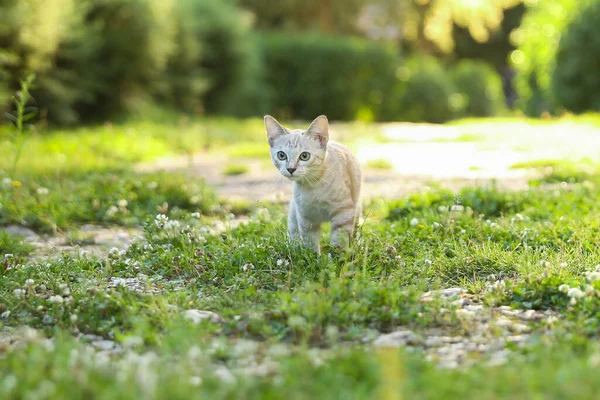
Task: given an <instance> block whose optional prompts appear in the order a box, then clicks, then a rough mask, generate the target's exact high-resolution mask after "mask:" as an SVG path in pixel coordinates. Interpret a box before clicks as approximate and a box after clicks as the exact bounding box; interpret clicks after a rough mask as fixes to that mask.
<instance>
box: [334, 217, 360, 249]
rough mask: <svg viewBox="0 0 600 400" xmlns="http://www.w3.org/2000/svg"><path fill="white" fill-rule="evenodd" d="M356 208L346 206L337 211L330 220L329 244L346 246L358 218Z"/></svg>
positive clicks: (348, 243)
mask: <svg viewBox="0 0 600 400" xmlns="http://www.w3.org/2000/svg"><path fill="white" fill-rule="evenodd" d="M357 212H358V209H357V208H354V207H352V208H347V209H344V210H341V211H340V212H338V213H337V214H336V215H335V216H334V217H333V219H332V220H331V245H332V246H335V247H348V246H349V245H350V238H351V237H352V234H353V233H354V227H355V226H356V222H357V220H358V215H357Z"/></svg>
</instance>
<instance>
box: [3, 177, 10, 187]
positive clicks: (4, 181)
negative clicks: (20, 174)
mask: <svg viewBox="0 0 600 400" xmlns="http://www.w3.org/2000/svg"><path fill="white" fill-rule="evenodd" d="M2 184H3V185H4V186H10V185H12V179H10V178H4V179H2Z"/></svg>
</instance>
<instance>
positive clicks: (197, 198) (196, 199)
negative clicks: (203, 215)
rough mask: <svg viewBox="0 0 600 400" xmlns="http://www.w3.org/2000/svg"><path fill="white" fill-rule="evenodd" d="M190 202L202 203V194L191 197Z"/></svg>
mask: <svg viewBox="0 0 600 400" xmlns="http://www.w3.org/2000/svg"><path fill="white" fill-rule="evenodd" d="M190 203H191V204H198V203H200V196H192V197H191V198H190Z"/></svg>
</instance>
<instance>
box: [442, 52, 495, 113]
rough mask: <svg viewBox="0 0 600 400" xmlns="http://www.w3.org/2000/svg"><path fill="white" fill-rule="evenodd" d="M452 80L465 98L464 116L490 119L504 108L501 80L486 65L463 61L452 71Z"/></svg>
mask: <svg viewBox="0 0 600 400" xmlns="http://www.w3.org/2000/svg"><path fill="white" fill-rule="evenodd" d="M452 78H453V81H454V84H455V85H456V89H457V90H458V91H459V92H460V93H461V94H462V95H464V96H465V98H464V101H465V104H464V109H463V113H464V115H466V116H471V117H490V116H494V115H498V114H499V113H501V112H502V110H503V109H504V108H505V104H504V91H503V90H502V78H501V77H500V75H498V73H497V72H496V71H495V70H494V69H493V68H492V67H491V66H489V65H488V64H486V63H484V62H481V61H471V60H463V61H461V62H459V63H458V65H457V66H456V67H455V68H454V70H453V71H452Z"/></svg>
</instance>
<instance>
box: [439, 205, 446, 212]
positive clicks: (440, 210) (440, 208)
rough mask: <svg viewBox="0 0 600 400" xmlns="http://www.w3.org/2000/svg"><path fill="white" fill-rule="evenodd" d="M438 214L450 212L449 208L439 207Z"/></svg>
mask: <svg viewBox="0 0 600 400" xmlns="http://www.w3.org/2000/svg"><path fill="white" fill-rule="evenodd" d="M438 212H440V213H445V212H448V207H446V206H439V207H438Z"/></svg>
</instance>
